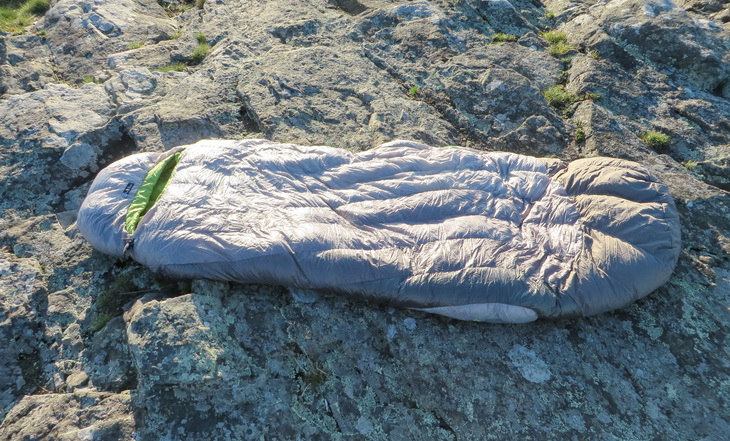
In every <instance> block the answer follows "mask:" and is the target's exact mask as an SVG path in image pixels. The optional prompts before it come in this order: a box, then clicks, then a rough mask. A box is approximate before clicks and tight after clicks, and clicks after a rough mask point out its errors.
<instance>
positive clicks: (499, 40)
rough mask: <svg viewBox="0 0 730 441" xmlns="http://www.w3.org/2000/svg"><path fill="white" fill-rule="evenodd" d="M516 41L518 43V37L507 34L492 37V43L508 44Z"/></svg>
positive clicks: (498, 33)
mask: <svg viewBox="0 0 730 441" xmlns="http://www.w3.org/2000/svg"><path fill="white" fill-rule="evenodd" d="M514 41H517V36H516V35H512V34H505V33H502V32H497V33H496V34H494V35H492V43H508V42H514Z"/></svg>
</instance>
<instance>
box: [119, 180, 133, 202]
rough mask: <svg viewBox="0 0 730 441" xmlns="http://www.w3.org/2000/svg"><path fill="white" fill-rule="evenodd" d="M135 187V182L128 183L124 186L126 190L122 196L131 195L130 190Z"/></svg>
mask: <svg viewBox="0 0 730 441" xmlns="http://www.w3.org/2000/svg"><path fill="white" fill-rule="evenodd" d="M133 187H134V182H130V183H128V184H127V186H126V187H124V191H123V192H122V196H124V197H125V198H128V197H129V192H130V191H132V188H133Z"/></svg>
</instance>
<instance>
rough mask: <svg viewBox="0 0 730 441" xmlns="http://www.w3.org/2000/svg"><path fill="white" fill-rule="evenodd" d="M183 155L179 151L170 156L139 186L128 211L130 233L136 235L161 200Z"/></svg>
mask: <svg viewBox="0 0 730 441" xmlns="http://www.w3.org/2000/svg"><path fill="white" fill-rule="evenodd" d="M181 154H182V151H179V152H177V153H175V154H173V155H170V156H168V157H167V158H165V159H163V160H162V161H160V162H159V163H157V165H155V166H154V167H152V170H150V172H149V173H147V176H145V178H144V181H142V185H140V186H139V190H137V194H135V195H134V199H133V200H132V203H131V204H129V208H128V209H127V217H126V219H125V222H124V228H125V229H126V230H127V232H128V233H130V234H132V233H134V230H136V229H137V225H138V224H139V221H140V220H142V217H143V216H144V215H145V214H147V212H148V211H150V208H152V207H153V206H154V205H155V202H157V200H158V199H160V196H162V192H163V191H164V190H165V187H166V186H167V182H168V181H169V180H170V176H172V172H173V170H175V166H177V163H178V162H179V161H180V155H181Z"/></svg>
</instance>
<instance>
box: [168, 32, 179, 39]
mask: <svg viewBox="0 0 730 441" xmlns="http://www.w3.org/2000/svg"><path fill="white" fill-rule="evenodd" d="M180 37H182V31H175V32H173V33H172V34H170V40H177V39H178V38H180Z"/></svg>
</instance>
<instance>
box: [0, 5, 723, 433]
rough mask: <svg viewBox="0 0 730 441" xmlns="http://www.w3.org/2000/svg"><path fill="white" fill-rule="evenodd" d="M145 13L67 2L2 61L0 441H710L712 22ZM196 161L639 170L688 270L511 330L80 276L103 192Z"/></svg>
mask: <svg viewBox="0 0 730 441" xmlns="http://www.w3.org/2000/svg"><path fill="white" fill-rule="evenodd" d="M197 3H199V5H197ZM163 4H164V5H161V4H159V3H158V2H155V1H152V0H124V1H110V0H58V1H54V2H52V5H51V6H52V7H51V9H50V10H49V11H48V12H47V13H46V15H45V17H43V18H42V19H39V20H38V21H37V22H36V23H34V24H31V25H30V26H29V27H28V28H27V29H26V30H25V31H23V32H21V33H17V34H13V35H11V34H4V35H1V36H0V180H1V181H2V185H1V186H0V250H1V251H0V337H1V338H2V341H3V342H5V344H4V346H3V349H2V354H3V357H2V359H1V360H0V409H1V410H2V414H1V415H2V423H0V440H15V439H26V438H27V439H105V440H114V439H140V440H158V439H170V440H183V439H184V440H191V439H201V440H203V439H205V440H210V439H237V440H248V439H260V438H265V437H272V438H277V439H320V438H321V439H348V438H353V437H354V438H358V439H370V440H385V439H472V440H476V439H479V440H482V439H505V438H518V439H547V438H558V439H579V438H580V439H582V438H587V439H723V437H726V436H727V427H728V426H729V425H730V420H729V419H728V415H730V409H729V408H728V402H727V399H726V397H727V396H728V395H729V394H730V383H728V381H727V374H726V373H727V361H726V358H727V347H728V346H729V343H730V341H729V340H728V338H729V337H728V335H729V333H728V325H729V322H730V320H729V318H730V316H728V314H727V307H728V295H729V293H730V220H729V219H730V194H728V191H730V184H729V183H728V176H730V171H729V167H730V161H729V160H728V158H729V157H730V149H729V148H728V146H730V102H729V101H728V98H729V97H730V52H728V50H727V48H728V47H730V7H728V5H727V4H726V2H722V1H719V0H701V1H700V0H684V1H675V2H666V1H660V0H651V1H638V0H621V1H618V0H617V1H610V2H604V1H594V0H589V1H582V2H565V1H562V0H548V1H544V2H541V3H540V2H532V1H527V0H500V1H483V0H458V1H452V0H419V1H405V0H403V1H401V0H357V1H355V0H352V1H351V0H326V1H320V2H311V1H305V0H295V1H288V2H280V1H265V0H207V1H205V2H193V1H187V0H179V1H177V0H176V1H174V2H163ZM548 31H556V32H557V33H563V34H564V39H565V41H564V43H565V45H566V46H565V47H564V48H563V49H565V51H564V52H565V55H562V56H556V54H557V53H558V51H556V50H554V48H553V49H552V50H551V46H552V45H554V43H552V42H550V41H548V39H547V38H546V35H549V34H545V33H546V32H548ZM497 34H505V35H513V36H514V38H512V37H510V38H508V39H505V41H501V42H499V43H498V44H494V43H495V42H494V41H493V37H494V36H495V35H497ZM561 35H562V34H561ZM201 41H203V42H205V45H207V47H204V48H203V49H205V50H202V49H200V50H198V46H199V45H200V44H201ZM196 50H197V53H196ZM555 86H559V88H560V89H561V90H562V91H563V92H564V93H565V94H567V95H568V96H569V97H570V99H569V100H567V101H566V103H565V105H564V106H561V107H560V108H557V107H552V106H551V105H550V103H549V102H548V101H547V100H546V99H545V93H544V91H545V90H547V89H549V88H551V87H555ZM578 132H580V133H581V135H580V136H576V135H577V133H578ZM647 133H659V134H661V135H663V136H664V137H666V142H662V143H654V144H651V143H647V142H646V140H645V139H646V136H645V134H647ZM205 138H231V139H240V138H269V139H272V140H274V141H281V142H296V143H303V144H327V145H333V146H338V147H344V148H350V149H353V150H362V149H367V148H371V147H373V146H375V145H377V144H379V143H382V142H385V141H390V140H392V139H395V138H410V139H414V140H417V141H421V142H425V143H431V144H435V145H462V146H467V147H471V148H476V149H480V150H485V151H489V150H506V151H512V152H518V153H524V154H531V155H540V156H554V157H559V158H561V159H565V160H570V159H575V158H581V157H590V156H596V155H604V156H611V157H620V158H626V159H631V160H634V161H638V162H640V163H642V164H643V165H644V166H646V167H648V168H649V169H650V170H651V171H652V172H653V173H654V174H656V175H657V176H658V177H660V178H661V180H662V181H663V182H664V183H666V184H667V186H668V187H669V189H670V192H671V193H672V195H673V197H674V199H675V201H676V203H677V207H678V209H679V212H680V215H681V218H682V235H683V243H684V249H683V251H682V255H681V257H680V260H679V263H678V266H677V269H676V271H675V274H674V275H673V276H672V278H671V279H670V281H669V282H668V284H667V285H665V286H664V287H662V288H660V289H659V290H657V291H656V292H654V293H653V294H651V295H650V296H648V297H647V298H646V299H644V300H642V301H640V302H638V303H636V304H634V305H632V306H631V307H629V308H626V309H624V310H620V311H616V312H612V313H608V314H603V315H600V316H596V317H590V318H586V319H581V320H575V321H560V322H549V321H548V322H536V323H533V324H530V325H522V326H516V325H494V326H490V325H484V324H479V323H464V322H457V321H453V320H448V319H443V318H438V317H431V316H426V315H424V314H421V313H418V312H415V311H407V310H394V309H392V308H388V307H383V306H378V305H372V304H368V303H365V302H360V301H346V300H343V299H340V298H337V297H334V296H331V295H327V294H317V295H314V294H312V293H309V292H298V291H295V292H289V291H287V290H286V289H285V288H282V287H273V286H243V285H236V284H227V283H220V282H211V281H192V282H189V281H187V282H186V281H182V282H180V281H171V280H166V279H164V278H161V277H160V276H159V275H156V274H152V273H151V272H149V271H148V270H146V269H144V268H142V267H140V266H139V265H136V264H134V263H131V262H129V261H123V260H119V261H117V260H114V259H111V258H108V257H106V256H103V255H101V254H100V253H98V252H96V251H93V250H92V248H91V247H90V246H89V245H88V244H87V243H86V242H85V241H84V240H83V238H82V237H81V236H80V234H79V232H78V230H77V228H76V227H75V224H74V219H75V213H76V210H78V208H79V206H80V204H81V201H82V199H83V197H84V195H85V194H86V191H87V190H88V186H89V184H90V182H91V180H92V179H93V177H94V176H95V174H96V173H97V172H98V171H99V170H100V169H101V168H103V167H104V166H105V165H106V164H108V163H109V162H111V161H113V160H115V159H118V158H121V157H123V156H126V155H128V154H130V153H133V152H140V151H163V150H165V149H168V148H170V147H173V146H176V145H181V144H186V143H192V142H195V141H198V140H200V139H205ZM663 139H664V138H663Z"/></svg>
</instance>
